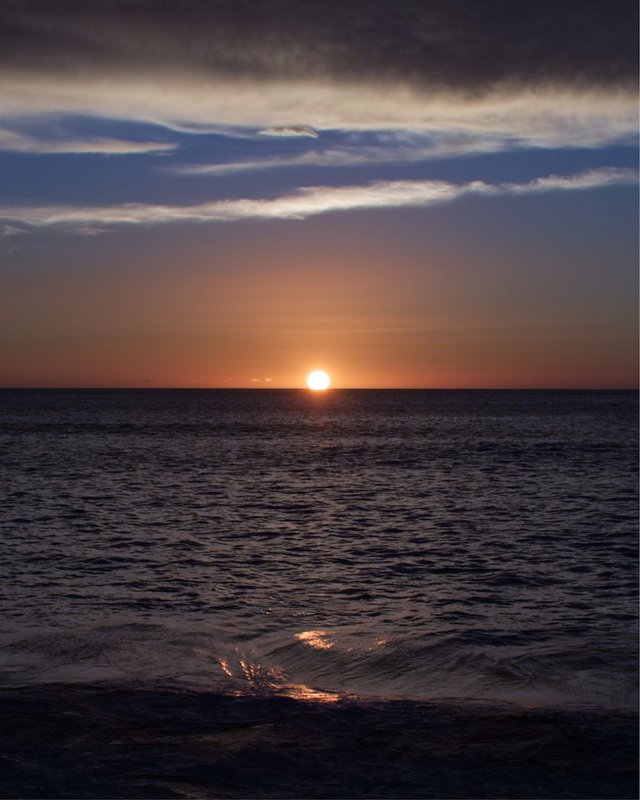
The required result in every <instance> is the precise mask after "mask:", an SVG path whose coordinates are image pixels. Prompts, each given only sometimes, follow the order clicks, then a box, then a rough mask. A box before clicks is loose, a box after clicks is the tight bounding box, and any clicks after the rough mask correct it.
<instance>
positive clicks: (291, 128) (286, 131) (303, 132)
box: [258, 125, 319, 139]
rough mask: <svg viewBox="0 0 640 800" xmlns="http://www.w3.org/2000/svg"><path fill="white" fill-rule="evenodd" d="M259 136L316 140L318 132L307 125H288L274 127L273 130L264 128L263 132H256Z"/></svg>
mask: <svg viewBox="0 0 640 800" xmlns="http://www.w3.org/2000/svg"><path fill="white" fill-rule="evenodd" d="M258 133H259V134H260V135H261V136H286V137H289V136H295V137H298V136H304V137H309V138H311V139H317V138H318V135H319V134H318V131H316V130H314V129H313V128H310V127H309V126H308V125H288V126H284V127H283V126H276V127H274V128H265V130H263V131H258Z"/></svg>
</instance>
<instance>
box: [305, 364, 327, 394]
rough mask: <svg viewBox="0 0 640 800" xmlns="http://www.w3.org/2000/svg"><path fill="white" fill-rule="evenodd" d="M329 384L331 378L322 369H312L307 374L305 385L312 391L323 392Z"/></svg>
mask: <svg viewBox="0 0 640 800" xmlns="http://www.w3.org/2000/svg"><path fill="white" fill-rule="evenodd" d="M330 385H331V378H330V377H329V376H328V375H327V373H326V372H325V371H324V370H321V369H314V371H313V372H310V373H309V374H308V375H307V386H308V387H309V388H310V389H313V391H314V392H323V391H324V390H325V389H328V388H329V386H330Z"/></svg>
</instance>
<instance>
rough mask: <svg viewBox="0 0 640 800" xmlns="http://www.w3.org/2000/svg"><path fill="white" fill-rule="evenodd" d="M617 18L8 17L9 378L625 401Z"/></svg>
mask: <svg viewBox="0 0 640 800" xmlns="http://www.w3.org/2000/svg"><path fill="white" fill-rule="evenodd" d="M637 31H638V11H637V3H636V2H635V1H634V2H630V1H628V0H563V2H557V0H553V2H551V1H550V0H539V1H538V2H531V3H524V2H513V0H483V1H482V2H478V0H351V1H350V0H343V2H340V3H329V2H327V1H326V0H172V1H171V2H165V0H93V2H91V3H87V2H86V1H85V0H2V3H0V176H2V180H1V181H0V193H1V196H0V386H4V387H141V388H154V387H157V388H160V387H186V388H207V387H211V388H225V387H227V388H236V387H240V388H243V387H246V388H270V389H273V388H287V387H302V386H304V383H305V376H306V375H307V373H308V372H310V371H311V370H313V369H324V370H326V371H327V372H329V373H330V374H331V376H332V380H333V386H334V387H337V388H350V387H352V388H493V387H495V388H631V387H636V386H637V385H638V99H637V98H638V68H637V63H638V42H637Z"/></svg>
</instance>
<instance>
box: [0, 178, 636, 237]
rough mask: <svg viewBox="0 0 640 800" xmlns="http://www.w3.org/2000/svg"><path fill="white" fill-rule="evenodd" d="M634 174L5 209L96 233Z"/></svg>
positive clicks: (549, 187) (10, 214) (525, 189)
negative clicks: (162, 202)
mask: <svg viewBox="0 0 640 800" xmlns="http://www.w3.org/2000/svg"><path fill="white" fill-rule="evenodd" d="M637 180H638V176H637V173H636V172H635V171H634V170H628V169H616V168H607V167H604V168H600V169H595V170H589V171H586V172H582V173H579V174H577V175H570V176H558V175H550V176H546V177H543V178H537V179H536V180H534V181H530V182H528V183H498V184H489V183H485V182H483V181H474V182H471V183H464V184H455V183H450V182H447V181H377V182H374V183H370V184H367V185H362V186H339V187H335V186H311V187H304V188H301V189H298V190H296V191H294V192H291V193H289V194H285V195H282V196H281V197H276V198H270V199H250V198H246V199H239V200H219V201H215V202H210V203H200V204H198V205H190V206H172V205H149V204H141V203H126V204H122V205H118V206H91V207H72V206H41V207H14V208H8V207H5V208H0V221H1V222H3V223H4V224H5V226H6V227H5V232H6V233H16V232H17V231H19V230H24V229H25V228H27V229H28V228H32V229H33V228H51V227H54V228H63V229H70V230H73V231H77V232H80V233H87V232H90V233H96V232H99V231H100V230H101V229H106V228H111V227H114V226H119V225H162V224H169V223H184V222H200V223H207V222H232V221H238V220H260V219H305V218H307V217H310V216H315V215H317V214H324V213H327V212H332V211H349V210H354V209H374V208H400V207H409V206H413V207H420V206H429V205H435V204H438V203H445V202H448V201H451V200H455V199H457V198H459V197H463V196H465V195H494V196H495V195H524V194H535V193H540V192H549V191H580V190H586V189H598V188H603V187H608V186H623V185H632V184H634V183H637Z"/></svg>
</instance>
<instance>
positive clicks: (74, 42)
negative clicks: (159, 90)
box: [0, 0, 638, 90]
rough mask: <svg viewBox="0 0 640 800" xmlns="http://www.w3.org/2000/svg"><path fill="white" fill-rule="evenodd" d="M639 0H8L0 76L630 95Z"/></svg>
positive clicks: (0, 11)
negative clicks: (153, 74) (561, 87)
mask: <svg viewBox="0 0 640 800" xmlns="http://www.w3.org/2000/svg"><path fill="white" fill-rule="evenodd" d="M637 29H638V10H637V3H636V2H635V0H537V2H519V1H518V0H351V1H349V0H342V2H340V3H329V2H327V0H172V1H171V2H166V1H165V0H102V1H101V0H93V1H92V2H87V0H3V2H2V4H0V68H2V67H4V68H5V69H6V68H11V69H20V70H27V71H34V70H60V71H63V72H67V73H72V74H74V73H78V72H80V71H81V72H83V73H84V74H86V73H87V72H92V73H93V72H95V73H100V72H101V71H109V72H111V71H113V70H114V69H116V68H117V69H122V70H123V71H125V72H127V71H131V70H140V69H144V70H150V71H154V70H158V69H163V70H168V71H178V72H180V71H184V72H187V73H190V72H194V71H195V72H197V73H203V74H205V75H207V74H220V73H222V74H232V75H234V76H237V77H242V76H243V75H246V76H247V77H252V78H254V77H261V76H264V77H265V78H274V77H275V78H278V77H284V78H292V79H295V78H299V77H316V76H317V77H320V76H327V75H328V76H330V77H336V78H340V79H345V80H358V79H361V78H366V79H367V80H371V79H375V80H381V81H384V80H389V81H395V82H397V81H399V80H401V81H404V82H408V83H413V84H419V85H424V84H425V83H426V84H429V85H434V86H443V87H448V88H456V89H463V90H464V89H469V90H478V89H482V88H485V87H486V88H489V87H491V86H494V85H496V84H505V83H509V84H514V85H518V84H527V85H536V84H538V83H541V82H542V83H544V82H551V81H552V82H554V83H556V82H561V83H567V84H584V85H591V86H593V85H596V86H599V85H610V84H621V85H626V86H631V85H634V84H635V82H636V80H637Z"/></svg>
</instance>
